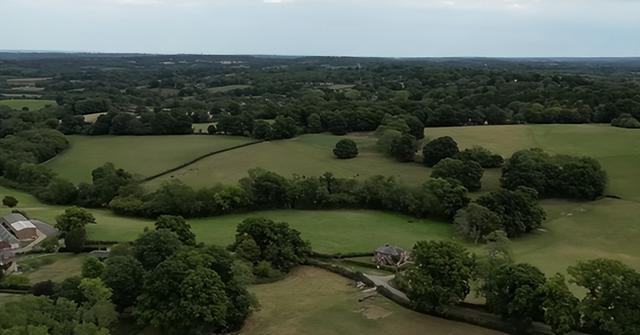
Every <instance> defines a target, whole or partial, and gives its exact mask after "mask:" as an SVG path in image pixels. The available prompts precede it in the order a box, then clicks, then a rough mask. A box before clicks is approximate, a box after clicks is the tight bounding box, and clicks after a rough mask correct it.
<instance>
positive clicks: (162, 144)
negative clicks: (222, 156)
mask: <svg viewBox="0 0 640 335" xmlns="http://www.w3.org/2000/svg"><path fill="white" fill-rule="evenodd" d="M68 138H69V140H70V142H71V147H70V148H69V149H68V150H67V151H66V152H64V153H62V154H61V155H58V156H57V157H55V158H54V159H52V160H50V161H48V162H47V163H46V165H47V166H49V167H50V168H51V169H53V171H55V172H56V173H58V175H60V176H61V177H62V178H65V179H68V180H71V181H74V182H82V181H90V180H91V171H92V170H93V169H95V168H97V167H99V166H102V165H103V164H104V163H106V162H112V163H114V164H115V166H116V167H118V168H123V169H125V170H126V171H128V172H131V173H133V174H137V175H140V176H143V177H146V176H151V175H153V174H157V173H160V172H162V171H165V170H167V169H170V168H173V167H176V166H179V165H180V164H184V163H186V162H188V161H190V160H192V159H195V158H197V157H199V156H202V155H205V154H207V153H210V152H213V151H217V150H222V149H225V148H228V147H233V146H236V145H240V144H244V143H247V142H250V141H251V140H250V139H248V138H246V137H233V136H197V135H172V136H68Z"/></svg>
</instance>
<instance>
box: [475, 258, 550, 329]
mask: <svg viewBox="0 0 640 335" xmlns="http://www.w3.org/2000/svg"><path fill="white" fill-rule="evenodd" d="M482 279H483V284H482V287H481V292H482V293H483V294H484V296H485V298H486V299H487V306H488V307H489V308H491V309H492V310H493V311H495V312H496V313H498V314H500V315H501V316H502V317H503V318H505V319H506V320H508V321H510V322H511V323H512V325H513V327H514V330H515V331H516V332H517V333H522V332H523V331H525V330H526V329H527V328H528V327H529V326H530V325H531V323H532V322H533V321H534V320H542V318H543V311H542V304H543V302H544V292H543V288H544V284H545V277H544V274H543V273H542V272H541V271H540V270H538V269H537V268H536V267H534V266H532V265H529V264H511V263H506V264H502V265H500V266H498V267H497V268H495V269H494V271H492V272H490V273H486V274H484V277H483V278H482Z"/></svg>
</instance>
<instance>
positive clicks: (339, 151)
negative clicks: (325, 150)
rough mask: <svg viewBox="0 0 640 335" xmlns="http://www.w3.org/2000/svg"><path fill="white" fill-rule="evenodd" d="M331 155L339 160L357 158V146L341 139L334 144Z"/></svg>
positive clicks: (350, 141) (351, 141) (348, 140)
mask: <svg viewBox="0 0 640 335" xmlns="http://www.w3.org/2000/svg"><path fill="white" fill-rule="evenodd" d="M333 154H334V155H335V156H336V157H338V158H340V159H349V158H354V157H356V156H358V146H357V145H356V142H354V141H353V140H350V139H347V138H346V139H343V140H340V141H338V143H336V147H335V148H334V149H333Z"/></svg>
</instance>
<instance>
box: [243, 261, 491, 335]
mask: <svg viewBox="0 0 640 335" xmlns="http://www.w3.org/2000/svg"><path fill="white" fill-rule="evenodd" d="M250 290H251V291H252V292H253V293H254V294H255V295H256V297H257V299H258V301H259V302H260V309H259V310H258V311H256V312H255V313H253V315H252V316H251V317H250V318H249V320H248V321H247V323H246V325H245V327H244V328H243V329H242V330H241V331H240V334H243V335H253V334H260V335H294V334H307V335H328V334H368V335H383V334H384V335H387V334H406V335H412V334H416V335H417V334H430V335H469V334H474V335H494V334H495V335H497V334H502V333H499V332H496V331H493V330H488V329H484V328H480V327H476V326H472V325H469V324H465V323H460V322H454V321H449V320H446V319H441V318H436V317H432V316H428V315H425V314H420V313H416V312H414V311H411V310H408V309H406V308H403V307H401V306H399V305H397V304H396V303H394V302H392V301H390V300H388V299H386V298H384V297H382V296H376V297H373V298H369V299H366V300H364V301H359V299H361V298H363V297H365V296H367V295H369V294H370V293H363V292H362V291H360V290H358V289H356V288H354V287H353V283H352V282H351V281H350V280H348V279H345V278H343V277H340V276H338V275H336V274H334V273H331V272H327V271H325V270H321V269H317V268H313V267H299V268H296V269H295V270H293V272H292V273H291V274H290V275H289V276H288V277H287V278H285V279H284V280H281V281H278V282H276V283H272V284H264V285H258V286H254V287H251V288H250Z"/></svg>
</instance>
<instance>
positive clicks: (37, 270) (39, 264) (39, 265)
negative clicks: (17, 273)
mask: <svg viewBox="0 0 640 335" xmlns="http://www.w3.org/2000/svg"><path fill="white" fill-rule="evenodd" d="M86 258H87V255H85V254H79V255H76V254H34V255H27V256H22V257H19V258H18V264H19V265H20V267H21V270H22V271H23V275H25V276H26V277H27V278H29V281H30V282H31V284H35V283H37V282H41V281H45V280H51V281H53V282H61V281H63V280H65V279H66V278H69V277H71V276H79V275H80V272H81V271H82V262H84V260H85V259H86Z"/></svg>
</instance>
